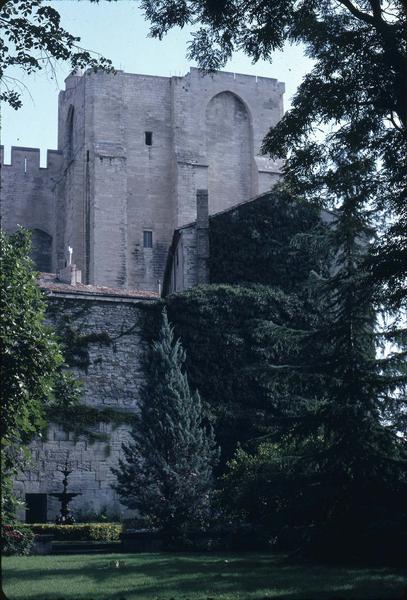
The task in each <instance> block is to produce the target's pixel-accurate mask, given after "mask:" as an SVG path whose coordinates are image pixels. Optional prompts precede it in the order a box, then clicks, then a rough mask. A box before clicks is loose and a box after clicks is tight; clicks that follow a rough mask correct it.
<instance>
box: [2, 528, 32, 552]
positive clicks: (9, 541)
mask: <svg viewBox="0 0 407 600" xmlns="http://www.w3.org/2000/svg"><path fill="white" fill-rule="evenodd" d="M33 541H34V533H33V532H32V531H31V529H30V528H29V527H25V526H20V525H18V524H14V525H3V524H2V526H1V553H2V554H3V555H4V556H21V555H24V554H29V553H30V550H31V546H32V544H33Z"/></svg>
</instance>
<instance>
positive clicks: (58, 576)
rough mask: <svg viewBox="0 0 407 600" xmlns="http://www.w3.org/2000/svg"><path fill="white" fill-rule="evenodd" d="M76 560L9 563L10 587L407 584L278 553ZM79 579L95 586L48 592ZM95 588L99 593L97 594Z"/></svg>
mask: <svg viewBox="0 0 407 600" xmlns="http://www.w3.org/2000/svg"><path fill="white" fill-rule="evenodd" d="M87 558H88V557H81V559H82V560H86V559H87ZM69 559H70V560H68V557H67V562H66V567H60V563H61V562H63V560H64V557H63V556H58V563H59V565H58V567H56V568H52V566H51V565H48V568H47V569H46V570H40V569H38V570H34V571H33V570H31V569H26V570H24V569H20V568H18V567H17V568H12V567H10V568H8V569H7V570H6V577H5V580H6V583H7V587H10V588H13V587H14V586H16V584H18V583H21V582H22V581H24V579H25V580H29V581H30V582H31V583H32V584H33V586H32V587H33V588H34V589H35V588H36V587H37V585H38V584H39V583H41V582H43V585H44V591H43V592H42V593H41V594H38V595H37V594H36V595H33V594H30V595H29V597H28V598H27V600H136V599H137V598H138V597H141V596H142V597H143V599H144V598H151V600H178V599H181V598H182V599H183V600H188V598H189V595H191V596H193V598H194V599H196V600H197V599H198V598H199V600H209V599H213V600H216V598H217V597H219V596H223V597H224V596H228V597H233V596H235V595H236V596H235V597H236V599H237V598H238V599H239V600H244V599H245V594H248V595H250V598H252V599H254V598H256V600H257V599H258V600H269V599H270V600H300V599H301V600H305V599H309V600H314V599H315V600H339V599H341V600H342V599H344V600H345V599H346V600H356V599H357V600H359V599H366V598H369V599H371V600H373V599H374V600H379V599H384V598H389V599H390V598H394V599H395V600H400V599H401V598H402V594H403V587H405V585H406V582H407V574H406V573H404V574H403V571H402V570H401V569H391V568H387V567H383V568H380V567H373V568H370V569H369V568H357V567H355V568H351V567H335V566H325V565H316V564H312V563H305V564H304V563H299V562H298V563H293V562H292V561H290V562H289V561H288V560H287V559H286V558H284V557H281V556H279V557H277V556H274V557H273V556H271V555H257V556H256V557H250V556H245V555H243V556H242V555H240V556H226V555H225V556H224V557H223V556H210V555H208V556H202V555H199V556H197V555H193V554H191V555H182V556H179V555H153V556H151V555H150V556H148V555H122V556H121V557H120V560H121V561H124V563H125V565H124V566H123V567H122V568H120V569H116V568H115V567H114V566H112V564H111V562H112V557H111V556H98V557H97V558H96V557H92V559H91V560H90V561H89V562H88V563H87V564H85V565H83V564H82V565H81V564H80V562H79V561H80V560H81V559H79V557H78V558H77V565H72V564H70V563H72V557H69ZM113 560H114V559H113ZM49 567H51V568H49ZM77 578H81V580H82V581H83V583H84V585H83V587H84V588H85V587H86V585H90V586H91V587H92V591H91V590H89V592H87V591H86V590H85V589H84V591H83V593H81V594H80V596H78V595H76V596H75V597H74V596H73V595H72V593H71V594H69V593H66V594H65V596H64V592H62V593H61V594H59V593H57V594H55V592H53V593H50V592H49V591H47V583H49V584H50V583H51V581H53V583H54V586H55V583H58V581H60V584H61V591H62V590H64V588H65V585H68V586H69V581H70V580H72V581H74V580H75V579H77ZM85 580H87V581H86V582H85ZM35 582H37V583H36V584H35ZM95 585H97V588H98V591H97V592H95V591H93V588H94V587H95ZM109 588H110V589H109ZM120 589H121V590H122V591H120ZM19 597H20V598H21V596H19ZM9 600H13V598H12V597H10V598H9Z"/></svg>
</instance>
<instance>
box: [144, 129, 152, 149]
mask: <svg viewBox="0 0 407 600" xmlns="http://www.w3.org/2000/svg"><path fill="white" fill-rule="evenodd" d="M144 137H145V142H146V146H152V145H153V132H152V131H145V132H144Z"/></svg>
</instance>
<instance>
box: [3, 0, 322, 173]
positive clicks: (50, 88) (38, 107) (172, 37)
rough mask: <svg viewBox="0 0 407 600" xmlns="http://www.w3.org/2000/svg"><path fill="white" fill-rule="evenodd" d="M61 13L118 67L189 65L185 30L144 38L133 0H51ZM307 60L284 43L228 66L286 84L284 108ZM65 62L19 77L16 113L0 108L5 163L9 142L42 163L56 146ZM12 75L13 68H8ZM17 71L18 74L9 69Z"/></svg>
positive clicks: (150, 70)
mask: <svg viewBox="0 0 407 600" xmlns="http://www.w3.org/2000/svg"><path fill="white" fill-rule="evenodd" d="M50 4H51V5H53V6H55V7H56V8H57V9H58V10H59V12H60V14H61V22H62V25H63V26H64V27H65V28H66V29H67V30H68V31H70V32H71V33H73V34H75V35H78V36H80V37H81V38H82V39H81V45H82V46H83V47H85V48H87V49H91V50H94V51H97V52H100V53H101V54H103V55H104V56H106V57H107V58H110V59H111V60H112V61H113V63H114V66H115V67H116V68H117V69H122V70H124V71H126V72H129V73H145V74H150V75H163V76H170V75H184V74H185V73H187V72H188V70H189V67H190V66H196V65H194V64H193V63H191V62H190V61H188V60H187V59H186V57H185V56H186V44H187V40H188V39H189V32H188V31H185V30H183V31H180V30H176V31H175V30H173V31H171V32H170V33H169V34H168V35H167V37H166V38H165V39H164V40H162V41H161V42H160V41H159V40H154V39H152V38H149V37H148V30H149V25H148V23H147V22H146V21H145V20H144V17H143V15H142V13H141V11H140V10H139V8H138V3H137V2H136V0H118V2H111V3H110V2H104V1H103V0H101V1H100V3H99V4H90V2H88V0H79V1H78V0H52V1H51V2H50ZM310 68H311V61H310V60H309V59H307V58H305V57H304V56H303V52H302V49H301V48H300V47H287V48H286V49H285V51H284V52H278V53H276V54H275V56H274V59H273V62H272V64H270V63H268V62H263V61H261V62H258V63H256V64H255V65H252V64H251V61H250V59H249V58H247V57H246V56H245V55H243V54H242V53H236V54H235V55H234V57H233V59H232V60H231V61H230V62H229V63H228V65H227V66H226V70H228V71H234V72H236V73H247V74H252V75H259V76H263V77H275V78H276V79H278V80H280V81H284V82H285V84H286V94H285V107H286V108H287V107H288V106H289V103H290V98H291V97H292V96H293V94H294V92H295V90H296V88H297V86H298V85H299V83H300V82H301V79H302V77H303V76H304V74H305V73H306V72H307V71H308V70H310ZM68 73H69V68H68V65H66V64H64V63H58V65H57V69H56V75H57V77H56V79H55V78H53V77H52V74H51V73H48V74H47V73H45V72H43V71H42V72H41V73H38V74H36V75H30V76H25V77H24V76H21V73H19V74H18V77H19V78H20V79H21V80H22V82H23V83H24V84H25V85H26V86H27V88H28V89H29V93H28V92H27V91H25V92H24V94H23V107H22V108H21V109H20V110H18V111H17V112H16V111H14V110H13V109H11V108H9V107H8V106H6V105H4V104H3V106H2V107H1V143H2V144H4V146H5V150H6V157H5V158H6V162H9V152H10V146H29V147H34V148H37V147H39V148H41V165H42V166H45V159H46V156H45V153H46V149H47V148H50V149H52V148H56V146H57V108H58V102H57V98H58V92H59V90H60V89H63V87H64V79H65V77H66V76H67V75H68ZM10 74H11V73H10ZM12 75H14V76H17V73H12Z"/></svg>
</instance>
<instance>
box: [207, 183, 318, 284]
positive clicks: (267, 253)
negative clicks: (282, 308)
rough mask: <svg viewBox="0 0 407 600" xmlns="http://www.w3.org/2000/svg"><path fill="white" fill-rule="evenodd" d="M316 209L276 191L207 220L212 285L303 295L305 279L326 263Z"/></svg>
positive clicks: (282, 188) (284, 192)
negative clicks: (249, 286) (264, 288)
mask: <svg viewBox="0 0 407 600" xmlns="http://www.w3.org/2000/svg"><path fill="white" fill-rule="evenodd" d="M320 214H321V213H320V209H319V207H318V206H313V205H311V204H309V203H305V202H304V201H303V200H302V199H301V198H297V197H295V196H293V195H291V194H290V193H289V192H288V191H287V189H285V188H284V187H282V186H280V187H278V188H277V189H274V190H273V191H272V192H270V193H268V194H265V195H263V196H261V197H259V198H257V199H255V200H252V201H250V202H248V203H245V204H242V205H240V206H237V207H236V208H234V209H230V210H228V211H225V212H223V213H220V214H218V215H214V216H212V217H211V218H210V226H209V247H210V259H209V271H210V281H211V283H229V284H232V285H236V284H245V283H262V284H264V285H271V286H277V287H279V288H281V289H283V290H284V291H285V292H289V293H291V292H299V291H300V290H302V289H303V287H304V284H305V283H306V281H307V279H308V277H309V273H310V271H312V270H317V271H319V270H320V269H321V266H322V265H323V264H324V263H326V257H327V252H328V249H327V248H323V247H321V246H317V247H316V246H315V244H306V243H299V241H300V239H301V240H303V241H304V236H307V235H308V236H310V235H311V234H312V238H313V240H314V241H315V239H317V236H316V232H317V230H318V229H319V228H321V226H322V225H321V218H320Z"/></svg>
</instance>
